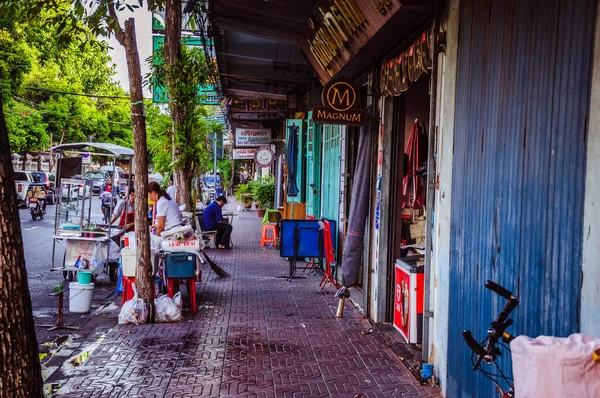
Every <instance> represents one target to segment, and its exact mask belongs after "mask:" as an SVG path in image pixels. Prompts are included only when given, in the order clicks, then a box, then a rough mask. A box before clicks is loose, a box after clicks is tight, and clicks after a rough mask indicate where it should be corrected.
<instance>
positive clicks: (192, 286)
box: [167, 278, 197, 314]
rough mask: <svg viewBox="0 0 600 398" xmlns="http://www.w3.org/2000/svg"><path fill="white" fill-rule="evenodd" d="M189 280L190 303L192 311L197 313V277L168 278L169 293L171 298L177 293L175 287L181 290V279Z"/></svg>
mask: <svg viewBox="0 0 600 398" xmlns="http://www.w3.org/2000/svg"><path fill="white" fill-rule="evenodd" d="M180 280H185V281H186V282H187V288H188V292H190V302H191V303H190V304H191V305H192V313H194V314H195V313H196V309H197V306H196V278H182V279H177V278H167V295H168V296H169V297H171V298H173V296H174V295H175V289H177V290H179V281H180Z"/></svg>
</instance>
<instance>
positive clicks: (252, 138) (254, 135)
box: [235, 128, 271, 147]
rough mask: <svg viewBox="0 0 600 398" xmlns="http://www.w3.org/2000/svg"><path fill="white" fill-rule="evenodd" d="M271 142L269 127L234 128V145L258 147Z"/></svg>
mask: <svg viewBox="0 0 600 398" xmlns="http://www.w3.org/2000/svg"><path fill="white" fill-rule="evenodd" d="M270 143H271V129H244V128H236V129H235V146H238V147H239V146H250V147H258V146H263V145H269V144H270Z"/></svg>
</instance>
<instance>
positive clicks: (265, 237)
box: [260, 223, 279, 246]
mask: <svg viewBox="0 0 600 398" xmlns="http://www.w3.org/2000/svg"><path fill="white" fill-rule="evenodd" d="M269 232H270V237H269ZM277 238H279V233H278V232H277V224H275V223H266V224H263V226H262V237H261V238H260V245H261V246H267V245H270V246H273V245H274V244H275V241H276V240H277Z"/></svg>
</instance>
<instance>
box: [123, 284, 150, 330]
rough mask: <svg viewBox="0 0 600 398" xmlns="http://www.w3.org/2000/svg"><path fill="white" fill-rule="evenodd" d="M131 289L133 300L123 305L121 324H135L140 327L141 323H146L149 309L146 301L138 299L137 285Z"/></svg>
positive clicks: (133, 285)
mask: <svg viewBox="0 0 600 398" xmlns="http://www.w3.org/2000/svg"><path fill="white" fill-rule="evenodd" d="M131 288H132V289H133V298H132V299H131V300H127V301H126V302H125V304H123V307H122V308H121V312H120V313H119V324H124V323H134V324H136V325H138V324H140V323H146V318H147V317H148V308H147V307H146V304H144V300H142V299H141V298H139V297H138V295H137V289H136V288H135V283H132V284H131Z"/></svg>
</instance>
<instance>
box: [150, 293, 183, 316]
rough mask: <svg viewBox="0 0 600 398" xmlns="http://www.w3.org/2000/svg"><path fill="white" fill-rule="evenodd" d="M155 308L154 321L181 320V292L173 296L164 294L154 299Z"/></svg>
mask: <svg viewBox="0 0 600 398" xmlns="http://www.w3.org/2000/svg"><path fill="white" fill-rule="evenodd" d="M154 308H155V309H156V317H155V320H156V322H178V321H180V320H181V293H179V292H178V293H177V294H175V296H173V298H171V297H169V296H167V295H166V294H164V295H162V296H160V297H157V298H156V299H155V300H154Z"/></svg>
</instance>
